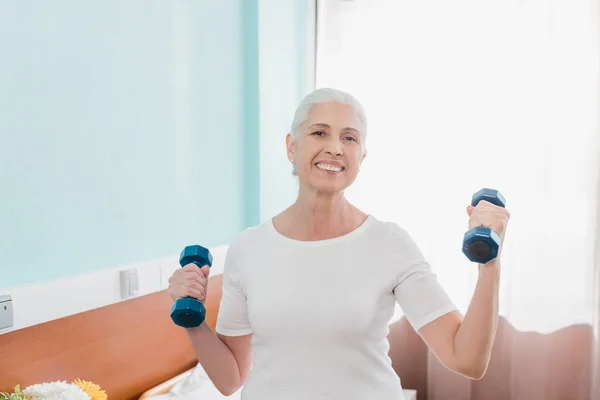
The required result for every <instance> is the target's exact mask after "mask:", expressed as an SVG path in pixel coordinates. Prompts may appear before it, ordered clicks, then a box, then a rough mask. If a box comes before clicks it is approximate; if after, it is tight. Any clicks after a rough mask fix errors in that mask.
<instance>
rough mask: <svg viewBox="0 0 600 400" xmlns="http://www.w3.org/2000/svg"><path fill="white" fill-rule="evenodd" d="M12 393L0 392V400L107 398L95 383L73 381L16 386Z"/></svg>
mask: <svg viewBox="0 0 600 400" xmlns="http://www.w3.org/2000/svg"><path fill="white" fill-rule="evenodd" d="M13 389H14V392H13V393H7V392H0V400H107V398H108V396H107V395H106V392H105V391H104V390H101V389H100V386H98V385H96V384H95V383H92V382H88V381H83V380H80V379H75V380H74V381H73V382H71V383H67V382H66V381H56V382H44V383H36V384H35V385H31V386H28V387H26V388H25V389H23V390H21V386H20V385H16V386H15V387H14V388H13Z"/></svg>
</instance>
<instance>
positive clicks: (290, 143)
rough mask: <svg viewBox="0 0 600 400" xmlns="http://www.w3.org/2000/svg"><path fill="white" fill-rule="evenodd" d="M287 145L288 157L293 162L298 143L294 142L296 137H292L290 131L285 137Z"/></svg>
mask: <svg viewBox="0 0 600 400" xmlns="http://www.w3.org/2000/svg"><path fill="white" fill-rule="evenodd" d="M285 145H286V147H287V153H288V159H289V160H290V161H291V162H292V163H293V162H294V156H295V153H296V143H294V139H293V138H292V134H291V133H288V134H287V135H286V137H285Z"/></svg>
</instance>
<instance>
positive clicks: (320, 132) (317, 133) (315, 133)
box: [313, 131, 325, 136]
mask: <svg viewBox="0 0 600 400" xmlns="http://www.w3.org/2000/svg"><path fill="white" fill-rule="evenodd" d="M324 134H325V132H323V131H316V132H313V135H317V136H323V135H324Z"/></svg>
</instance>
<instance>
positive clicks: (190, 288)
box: [169, 264, 252, 396]
mask: <svg viewBox="0 0 600 400" xmlns="http://www.w3.org/2000/svg"><path fill="white" fill-rule="evenodd" d="M209 273H210V269H209V267H208V266H204V267H202V268H198V267H197V266H196V265H195V264H189V265H186V266H184V267H183V268H180V269H178V270H177V271H175V273H174V274H173V275H172V276H171V278H170V279H169V294H170V295H171V298H172V299H173V301H177V299H179V298H182V297H193V298H195V299H197V300H199V301H202V302H204V300H205V299H206V292H207V285H208V275H209ZM186 332H187V334H188V337H189V338H190V341H191V343H192V346H193V348H194V351H195V353H196V357H197V358H198V362H199V363H200V365H202V368H203V369H204V370H205V371H206V374H207V375H208V377H209V378H210V380H211V381H212V382H213V384H214V385H215V387H216V388H217V389H218V390H219V392H221V393H222V394H223V395H225V396H229V395H231V394H233V393H235V392H236V391H238V390H239V389H240V388H241V387H242V385H243V384H244V383H245V382H246V379H247V377H248V372H249V371H250V367H251V366H252V348H251V341H252V334H247V335H242V336H224V335H221V334H218V333H215V332H213V330H212V329H211V328H210V326H208V324H207V323H206V321H204V322H203V323H202V324H200V326H198V327H197V328H187V329H186Z"/></svg>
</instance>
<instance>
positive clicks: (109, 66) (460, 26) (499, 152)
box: [0, 0, 600, 400]
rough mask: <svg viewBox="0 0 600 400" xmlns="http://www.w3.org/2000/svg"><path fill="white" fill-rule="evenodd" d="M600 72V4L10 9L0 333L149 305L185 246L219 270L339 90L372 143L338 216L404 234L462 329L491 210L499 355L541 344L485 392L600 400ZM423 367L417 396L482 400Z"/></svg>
mask: <svg viewBox="0 0 600 400" xmlns="http://www.w3.org/2000/svg"><path fill="white" fill-rule="evenodd" d="M599 60H600V7H599V5H598V2H597V1H596V0H504V1H495V0H494V1H492V0H490V1H476V0H457V1H442V0H426V1H420V2H412V1H400V0H318V1H317V0H278V1H275V0H248V1H241V0H236V1H234V0H226V1H196V2H192V1H176V2H159V1H139V0H131V1H128V2H117V1H106V2H103V3H101V4H99V3H83V2H78V1H69V0H60V1H58V0H57V1H53V2H32V1H20V2H1V3H0V184H1V189H0V204H1V207H0V294H5V295H12V297H13V299H14V300H15V302H14V303H15V304H14V305H15V307H14V323H13V324H12V326H8V327H0V328H6V329H8V330H10V329H18V328H22V327H26V326H29V325H33V324H36V323H39V322H43V321H47V320H50V319H54V318H58V317H61V316H65V315H69V314H70V313H73V312H77V311H82V310H84V309H90V308H93V307H96V306H102V305H106V304H110V303H112V302H118V301H120V300H122V299H124V298H128V297H130V296H135V295H142V294H144V293H150V292H153V291H156V290H160V289H163V288H164V287H165V285H166V278H168V276H167V273H166V272H165V271H168V270H169V268H172V257H174V256H175V257H176V256H177V255H178V253H179V251H180V250H181V248H183V246H185V245H187V244H189V243H201V244H203V245H205V246H209V247H213V248H216V249H221V250H222V251H226V246H227V244H228V243H229V241H230V240H231V239H232V238H233V237H234V236H235V235H236V234H237V233H238V232H239V231H240V230H242V229H245V228H246V227H249V226H253V225H256V224H258V223H260V222H262V221H265V220H266V219H268V218H270V217H272V216H273V215H275V214H277V213H278V212H280V211H281V210H282V209H284V208H285V207H287V206H288V205H289V204H290V203H291V202H293V201H294V199H295V196H296V189H297V188H296V183H295V180H294V178H293V177H292V175H291V169H290V166H289V162H288V160H287V158H286V153H285V135H286V133H287V132H288V129H289V124H290V122H291V119H292V115H293V112H294V109H295V107H296V105H297V103H298V102H299V101H300V99H301V98H302V97H303V96H304V95H305V94H307V93H308V92H310V91H311V90H312V89H314V88H316V87H335V88H338V89H342V90H345V91H348V92H350V93H352V94H353V95H355V96H356V97H357V98H358V99H359V100H360V101H361V102H362V103H363V104H364V105H365V108H366V109H367V116H368V119H369V137H368V151H369V152H368V156H367V158H366V159H365V162H364V164H363V168H362V170H361V174H360V176H359V178H358V180H357V181H356V182H355V184H354V185H353V186H352V187H351V188H350V189H349V190H348V191H347V196H348V198H349V199H350V200H351V201H353V202H354V203H355V204H356V205H357V206H359V207H360V208H363V209H364V210H365V211H367V212H369V213H372V214H374V215H376V216H378V217H379V218H380V219H387V220H392V221H395V222H397V223H399V224H400V225H401V226H403V227H404V228H405V229H407V230H408V231H409V232H410V233H411V234H412V235H413V236H414V238H415V240H416V241H417V243H418V244H419V246H420V247H421V249H422V250H423V252H424V253H425V255H426V257H427V258H428V260H429V261H430V262H431V264H432V267H433V269H434V271H435V272H436V273H437V275H438V278H439V280H440V282H441V283H442V285H443V286H444V287H445V288H446V289H447V291H448V293H449V294H450V295H451V297H452V298H453V299H454V301H455V302H456V303H457V305H458V306H459V307H460V308H461V310H462V311H463V312H466V309H467V307H468V304H469V301H470V298H471V295H472V292H473V290H474V287H475V283H476V280H477V270H476V268H474V267H473V265H472V264H471V263H470V262H468V260H466V258H465V257H464V255H463V254H462V253H461V252H460V246H461V243H462V235H463V234H464V232H465V231H466V230H467V221H468V217H467V215H466V210H465V208H466V206H467V204H469V202H470V199H471V196H472V194H473V193H475V192H476V191H477V190H479V189H481V188H483V187H492V188H496V189H499V190H500V191H501V192H502V194H503V195H504V196H505V197H506V199H507V208H508V209H509V211H510V213H511V215H512V217H511V222H510V225H509V230H508V232H507V236H506V243H505V248H504V255H503V271H502V281H501V295H500V301H501V305H500V312H501V315H502V321H503V324H505V325H501V329H500V330H499V336H502V335H505V337H506V338H508V337H510V338H513V337H514V336H513V335H514V332H521V333H527V334H532V335H534V336H531V337H530V338H529V339H527V340H528V341H525V342H522V341H519V340H516V339H515V340H512V339H511V340H510V341H505V344H504V346H503V347H502V354H504V356H505V357H507V358H506V360H507V361H506V363H505V364H503V367H502V368H504V369H505V370H506V373H505V374H502V375H501V378H497V379H496V380H494V381H493V383H492V385H493V387H494V388H495V389H494V390H496V391H498V390H500V392H501V393H504V394H503V396H504V398H512V399H525V398H527V399H534V398H535V399H553V398H556V399H559V398H560V399H587V398H590V399H591V398H600V397H594V396H600V390H599V389H597V388H596V387H595V385H596V384H597V383H598V382H600V372H599V371H600V369H599V368H598V360H600V357H599V356H600V352H599V351H598V346H597V339H598V322H599V316H600V310H599V308H598V305H599V304H600V302H599V297H598V294H599V293H600V291H599V288H600V287H599V285H598V283H599V282H600V275H599V274H598V267H599V254H600V252H599V250H600V244H599V235H598V228H599V226H600V213H598V210H599V200H600V199H599V196H598V191H599V189H600V187H599V185H598V183H599V181H600V175H599V171H600V125H599V124H600V111H599V110H600V79H599V76H600V63H599ZM165 260H167V261H165ZM122 270H127V271H131V270H135V273H136V274H138V275H137V278H136V279H139V282H138V285H137V286H136V287H137V289H135V290H134V291H133V292H131V293H126V294H123V291H122V290H121V289H122V288H121V286H122V285H123V281H122V280H119V279H120V278H118V273H119V272H120V271H122ZM119 276H121V275H119ZM92 277H94V278H92ZM102 277H105V278H106V279H105V278H102ZM96 279H99V280H102V279H105V281H106V282H107V283H106V285H105V286H101V285H95V286H96V290H97V291H98V292H97V293H98V294H97V298H94V296H95V293H96V292H90V291H89V290H88V289H89V287H90V284H89V282H91V281H93V282H98V280H96ZM85 282H88V283H87V284H86V283H85ZM103 282H104V281H103ZM120 285H121V286H120ZM56 288H61V289H60V290H61V296H65V299H67V300H65V301H64V302H62V303H60V304H62V305H60V304H59V303H56V304H59V306H57V307H55V308H53V309H52V310H50V307H48V308H47V309H44V307H39V308H37V309H36V311H35V313H34V312H33V311H31V310H30V309H27V307H28V306H23V307H21V308H19V307H18V304H17V302H16V300H17V299H19V298H21V299H23V300H22V301H23V304H33V303H34V302H38V301H39V299H40V298H42V297H43V298H46V297H45V296H46V295H47V294H48V293H49V292H53V291H56V290H58V289H56ZM67 288H68V289H67ZM78 288H79V289H78ZM85 288H88V289H85ZM106 293H111V294H110V296H108V295H106ZM83 297H87V299H86V300H85V301H86V302H87V303H85V304H83V303H78V304H79V305H78V306H77V307H75V306H73V304H72V303H73V302H76V303H77V299H81V298H83ZM57 301H58V300H57ZM67 302H68V303H69V304H67ZM61 307H63V308H61ZM73 307H75V308H73ZM34 314H35V315H34ZM401 318H402V310H400V309H399V308H398V310H397V313H396V315H395V317H394V321H397V320H400V319H401ZM505 327H506V328H505ZM509 328H510V329H509ZM504 329H507V330H506V331H505V330H504ZM2 332H5V331H0V333H2ZM557 332H558V333H561V332H566V333H565V334H564V335H563V334H561V335H562V336H560V339H556V338H557V336H555V335H556V334H557ZM580 332H584V333H583V334H581V333H580ZM565 337H566V338H567V339H564V338H565ZM543 338H550V339H548V340H546V339H543ZM507 340H508V339H507ZM533 344H535V346H537V347H536V348H535V350H533V347H535V346H534V345H533ZM527 349H529V350H531V351H532V352H533V351H535V353H531V354H529V355H526V354H527V353H526V351H525V350H527ZM498 351H499V350H498ZM502 354H501V355H502ZM501 355H499V356H498V357H500V356H501ZM429 357H430V361H429V365H428V367H427V375H426V378H425V381H424V382H425V384H424V385H425V386H424V387H423V388H420V389H421V390H420V392H419V393H420V394H421V393H427V394H428V397H427V398H431V399H444V398H450V397H445V394H444V393H447V392H448V390H450V389H449V388H452V391H453V393H455V397H452V398H457V399H469V400H471V399H475V398H492V397H489V396H488V397H485V396H483V397H481V396H482V394H481V393H483V392H478V390H479V391H481V390H484V389H481V387H483V386H482V385H483V384H484V383H485V382H484V383H481V382H477V383H473V382H467V381H466V380H461V379H460V378H458V377H452V378H450V377H448V375H446V372H445V371H444V370H443V368H440V367H439V366H436V364H435V362H434V361H433V360H431V355H429ZM519 357H524V358H522V359H521V358H519ZM554 357H558V358H554ZM527 360H529V361H530V362H532V360H535V362H533V363H532V364H531V365H530V364H527V363H526V361H527ZM557 364H560V365H557ZM551 366H553V367H551ZM554 367H556V368H558V369H556V368H554ZM552 368H554V369H552ZM536 371H537V372H536ZM492 375H493V374H492ZM532 375H533V377H532ZM485 379H490V382H492V381H491V379H494V378H493V377H492V378H488V377H486V378H484V380H485ZM444 385H445V386H444ZM477 385H479V386H477ZM478 388H479V389H478ZM486 390H487V389H486ZM490 390H492V389H490ZM502 390H505V391H507V392H502ZM492 391H493V390H492ZM478 396H479V397H478ZM419 398H421V397H419ZM423 398H425V397H423Z"/></svg>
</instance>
